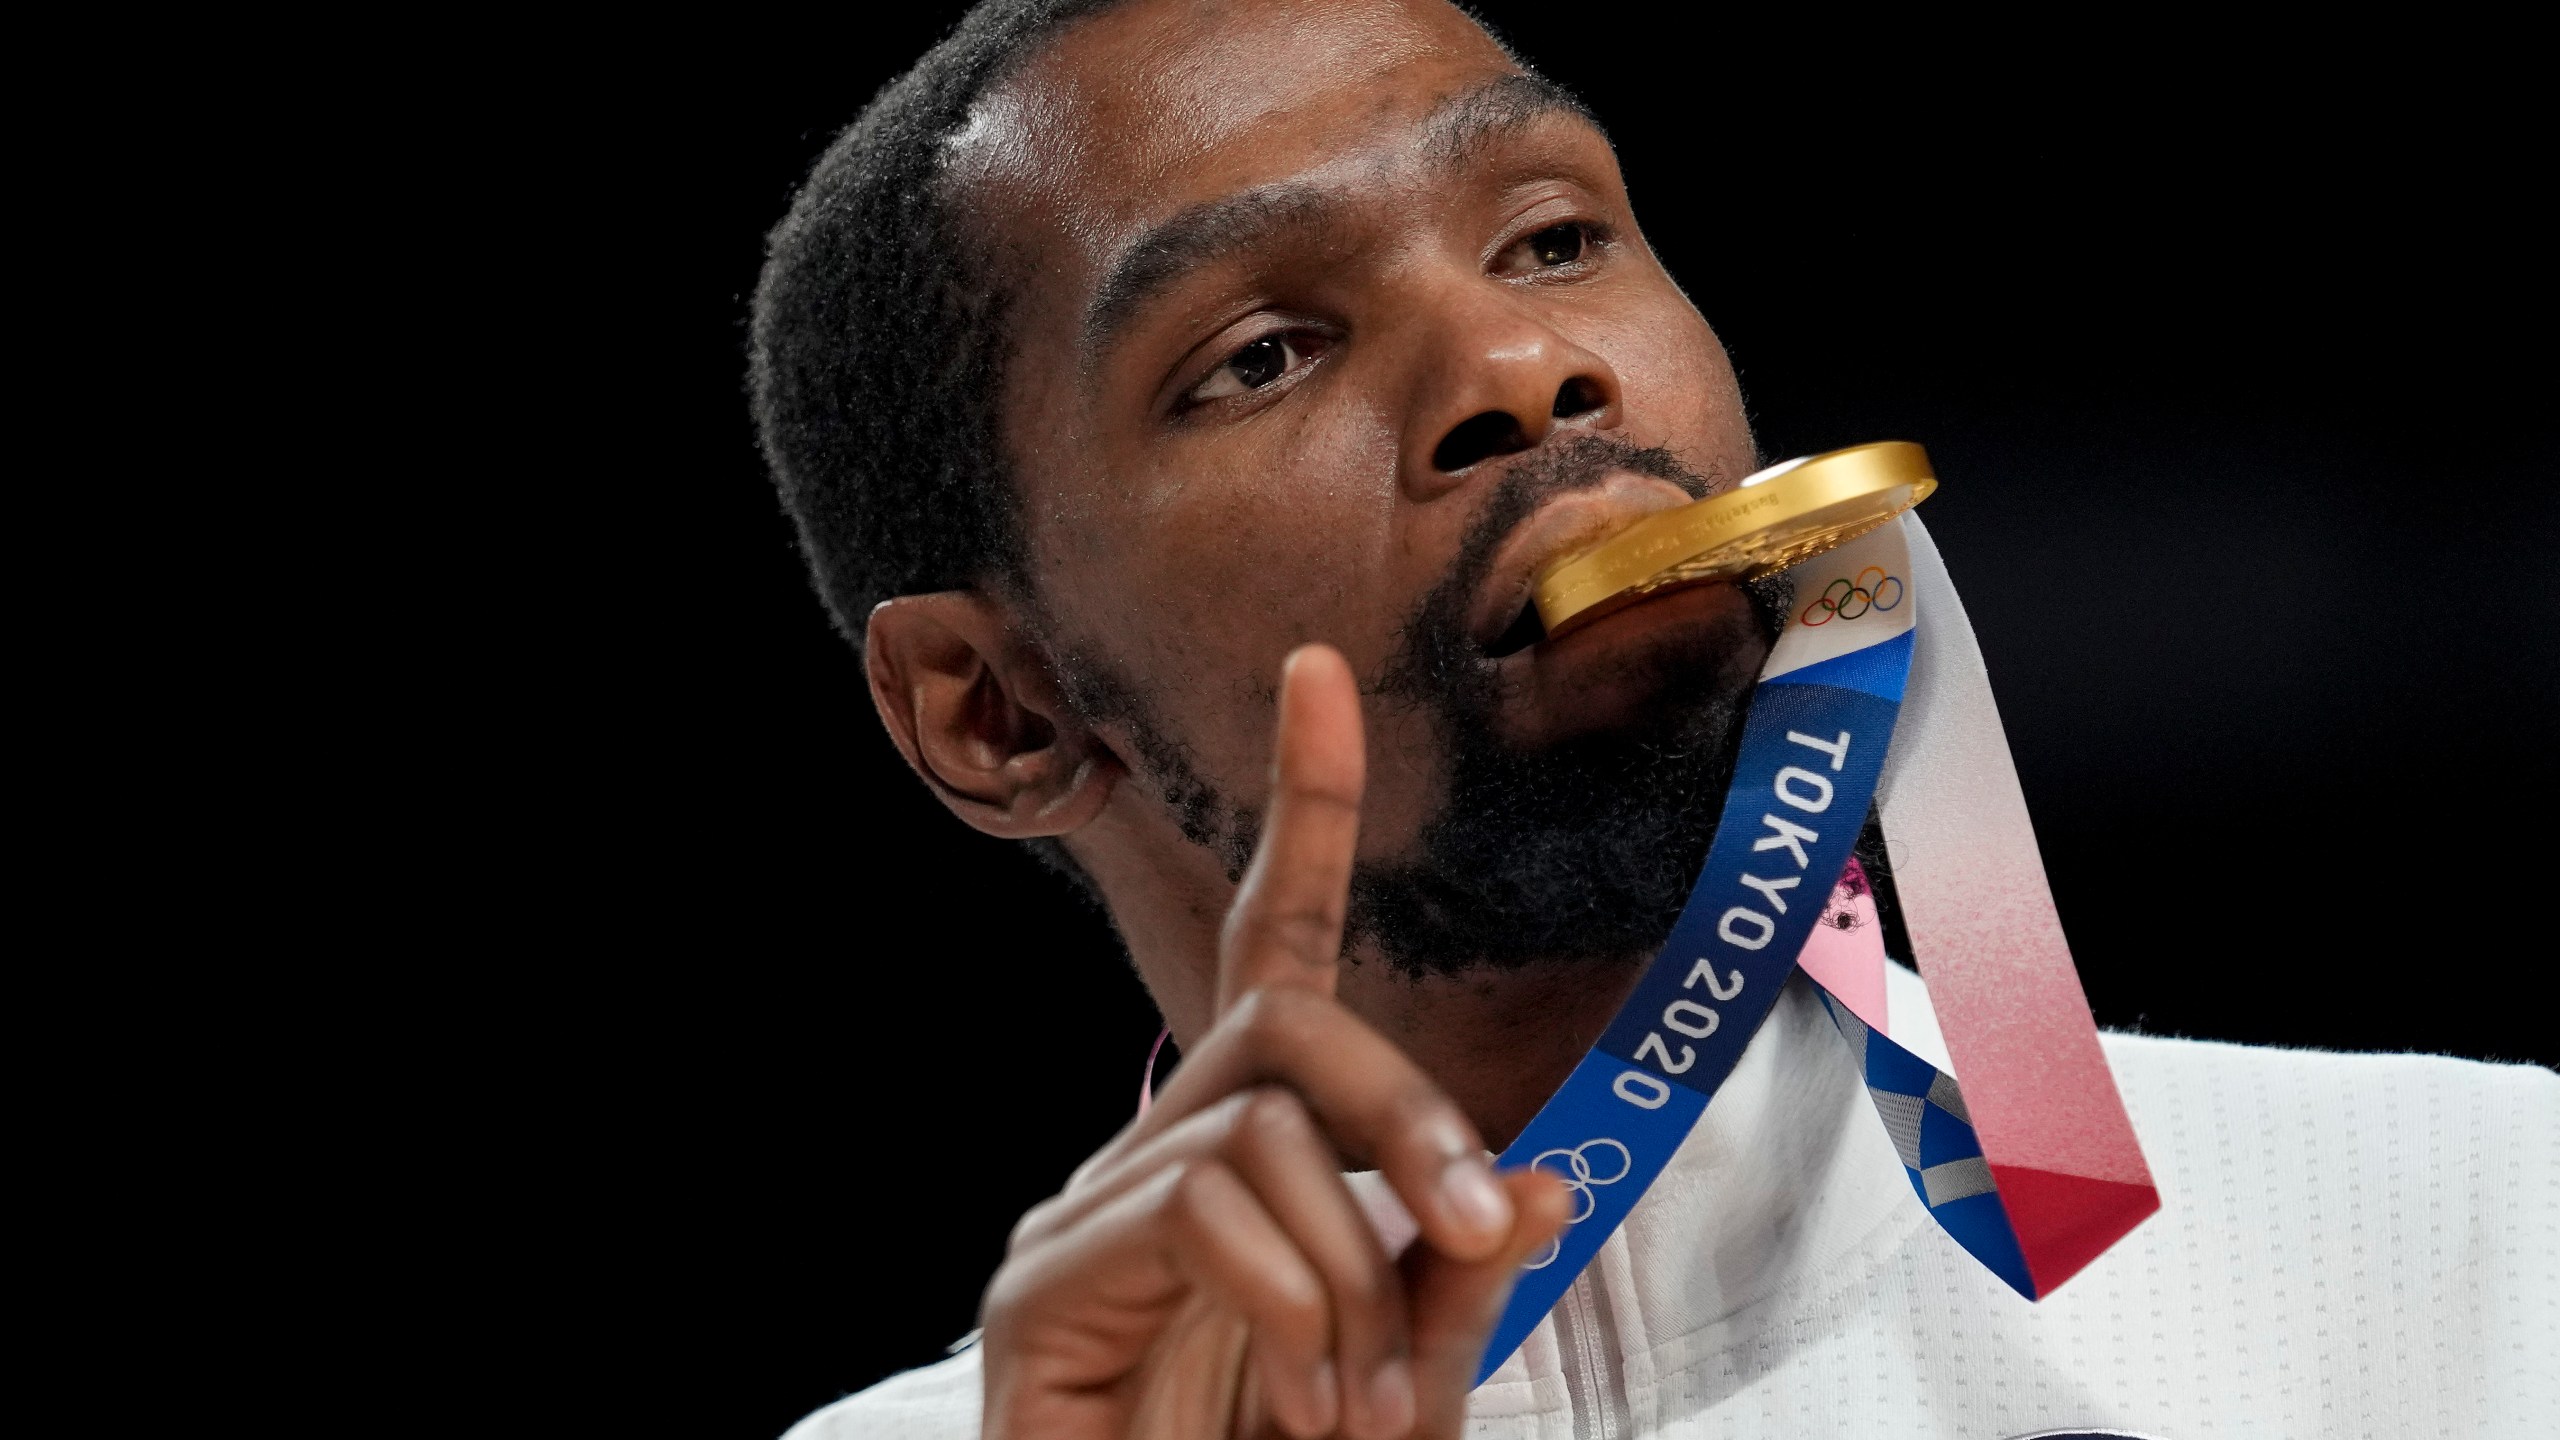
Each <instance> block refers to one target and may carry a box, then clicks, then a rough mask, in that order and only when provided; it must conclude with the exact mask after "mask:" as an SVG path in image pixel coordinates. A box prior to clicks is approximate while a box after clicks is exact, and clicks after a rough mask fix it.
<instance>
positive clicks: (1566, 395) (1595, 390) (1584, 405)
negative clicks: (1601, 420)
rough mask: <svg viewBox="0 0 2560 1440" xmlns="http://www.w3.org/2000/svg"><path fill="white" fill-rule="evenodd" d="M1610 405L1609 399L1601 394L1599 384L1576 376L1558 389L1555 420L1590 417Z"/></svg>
mask: <svg viewBox="0 0 2560 1440" xmlns="http://www.w3.org/2000/svg"><path fill="white" fill-rule="evenodd" d="M1608 403H1609V397H1608V396H1606V395H1603V394H1601V393H1600V386H1599V385H1598V383H1596V382H1594V381H1591V380H1586V379H1584V378H1583V377H1582V376H1579V375H1576V376H1575V377H1573V378H1572V379H1570V380H1567V381H1566V382H1564V383H1563V384H1562V385H1559V386H1557V387H1556V408H1555V418H1557V419H1558V420H1570V419H1572V418H1573V417H1574V416H1576V415H1588V414H1590V413H1591V412H1592V411H1594V410H1597V409H1599V408H1600V407H1601V406H1603V405H1606V404H1608Z"/></svg>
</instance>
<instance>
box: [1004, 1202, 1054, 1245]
mask: <svg viewBox="0 0 2560 1440" xmlns="http://www.w3.org/2000/svg"><path fill="white" fill-rule="evenodd" d="M1061 1208H1062V1204H1061V1200H1060V1197H1057V1196H1051V1197H1050V1198H1049V1199H1046V1200H1043V1201H1041V1202H1040V1203H1039V1204H1037V1205H1034V1206H1032V1207H1031V1208H1030V1209H1028V1210H1025V1211H1023V1212H1022V1218H1021V1219H1019V1220H1016V1221H1014V1222H1013V1231H1012V1233H1011V1234H1009V1235H1007V1236H1006V1237H1005V1243H1004V1248H1005V1253H1006V1254H1008V1255H1019V1254H1021V1253H1022V1252H1023V1251H1025V1250H1028V1249H1030V1248H1031V1247H1032V1246H1034V1245H1037V1244H1039V1243H1040V1242H1041V1241H1042V1240H1045V1239H1047V1238H1048V1237H1049V1235H1050V1234H1051V1233H1052V1232H1054V1231H1055V1230H1056V1229H1057V1228H1058V1215H1059V1211H1060V1210H1061Z"/></svg>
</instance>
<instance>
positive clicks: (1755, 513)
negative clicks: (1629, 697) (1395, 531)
mask: <svg viewBox="0 0 2560 1440" xmlns="http://www.w3.org/2000/svg"><path fill="white" fill-rule="evenodd" d="M1937 485H1938V478H1937V476H1936V475H1935V474H1934V473H1932V472H1931V470H1930V468H1929V456H1928V452H1927V451H1925V450H1923V449H1922V448H1921V447H1920V446H1918V445H1915V444H1913V443H1912V442H1910V441H1908V440H1880V441H1876V442H1874V443H1871V444H1866V445H1852V446H1849V447H1848V448H1846V449H1841V450H1831V451H1826V452H1824V453H1822V454H1819V455H1814V456H1810V457H1808V458H1806V459H1805V460H1803V461H1801V462H1798V463H1796V464H1795V465H1793V466H1792V467H1790V468H1789V469H1787V471H1786V472H1785V473H1784V474H1781V475H1776V476H1772V477H1771V478H1770V479H1768V480H1765V481H1762V482H1761V483H1759V484H1756V485H1754V484H1751V483H1749V482H1747V481H1746V482H1745V483H1744V484H1743V485H1741V486H1738V487H1736V488H1734V489H1732V490H1728V491H1726V492H1725V493H1723V494H1721V495H1711V496H1709V497H1707V498H1706V499H1704V500H1699V501H1694V502H1692V503H1690V504H1687V505H1683V506H1680V507H1679V508H1677V509H1674V510H1666V511H1663V512H1662V513H1660V514H1658V515H1649V516H1647V517H1645V518H1644V519H1642V520H1639V521H1637V522H1636V523H1635V524H1633V525H1630V526H1628V527H1627V528H1626V529H1624V530H1621V531H1619V532H1618V533H1617V534H1615V535H1612V536H1610V537H1609V538H1608V539H1606V540H1603V541H1601V542H1600V543H1599V544H1598V545H1595V546H1593V547H1591V548H1590V549H1587V550H1583V551H1580V552H1578V553H1576V554H1573V555H1570V556H1567V557H1565V558H1564V559H1562V560H1558V561H1556V562H1555V563H1553V564H1551V565H1549V566H1548V567H1547V568H1546V569H1544V570H1543V571H1541V572H1539V575H1538V577H1537V579H1536V580H1535V581H1534V582H1532V584H1531V587H1530V595H1531V598H1532V600H1533V601H1534V603H1535V604H1536V605H1537V607H1538V621H1539V623H1540V624H1542V625H1544V626H1545V627H1546V630H1547V633H1548V634H1549V635H1553V634H1556V633H1557V632H1558V631H1560V630H1562V629H1564V628H1565V627H1566V626H1568V625H1570V624H1572V623H1574V622H1577V621H1588V620H1591V619H1596V618H1597V617H1598V614H1599V613H1605V610H1614V609H1616V608H1618V606H1617V605H1613V604H1610V603H1609V602H1611V601H1621V602H1622V603H1623V602H1627V601H1632V600H1634V599H1636V598H1638V597H1641V596H1644V595H1647V594H1650V593H1651V592H1653V591H1655V590H1658V589H1662V588H1664V587H1665V586H1669V585H1682V584H1693V583H1697V582H1700V581H1705V580H1715V579H1724V578H1731V577H1743V578H1747V577H1749V576H1752V575H1757V574H1765V573H1767V572H1768V571H1771V570H1776V569H1781V568H1784V567H1786V566H1789V565H1796V564H1801V563H1802V562H1804V561H1806V560H1809V559H1811V558H1812V557H1814V556H1816V555H1819V554H1821V553H1822V552H1823V551H1825V550H1829V549H1831V548H1833V547H1834V546H1837V545H1841V544H1844V543H1846V542H1847V541H1850V540H1853V539H1855V538H1857V537H1858V536H1860V535H1864V534H1866V533H1867V532H1869V531H1871V530H1873V529H1875V528H1876V527H1877V526H1879V525H1882V524H1884V523H1885V522H1886V521H1888V520H1891V519H1892V518H1894V517H1895V516H1897V515H1899V514H1901V513H1902V512H1903V511H1905V510H1908V509H1910V508H1911V507H1912V506H1914V505H1917V504H1919V503H1920V502H1921V501H1922V500H1925V499H1927V498H1928V497H1929V492H1930V491H1932V490H1935V489H1936V488H1937ZM1897 492H1900V493H1897Z"/></svg>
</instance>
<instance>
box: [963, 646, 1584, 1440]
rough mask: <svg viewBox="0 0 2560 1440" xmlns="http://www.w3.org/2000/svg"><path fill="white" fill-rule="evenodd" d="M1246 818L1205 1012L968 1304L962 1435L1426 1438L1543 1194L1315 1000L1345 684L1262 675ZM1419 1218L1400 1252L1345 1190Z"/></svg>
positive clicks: (1329, 894)
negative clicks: (1367, 1176) (971, 1397)
mask: <svg viewBox="0 0 2560 1440" xmlns="http://www.w3.org/2000/svg"><path fill="white" fill-rule="evenodd" d="M1273 750H1274V755H1273V760H1272V771H1273V784H1272V795H1271V805H1270V810H1269V814H1268V817H1267V819H1266V820H1265V821H1264V824H1263V831H1262V840H1261V845H1260V848H1259V849H1258V850H1257V851H1256V853H1255V855H1254V860H1253V865H1252V868H1251V869H1249V870H1248V871H1247V872H1246V873H1245V878H1244V883H1243V885H1242V887H1241V888H1239V889H1238V891H1237V892H1236V899H1235V904H1234V907H1233V908H1232V909H1231V910H1230V911H1229V912H1228V914H1227V920H1226V925H1225V928H1224V931H1223V933H1222V934H1221V936H1220V942H1219V955H1218V999H1217V1007H1218V1009H1217V1017H1218V1018H1217V1021H1216V1023H1215V1024H1214V1025H1213V1026H1212V1027H1211V1029H1210V1030H1209V1033H1208V1034H1207V1035H1205V1036H1203V1037H1202V1038H1201V1039H1200V1041H1199V1042H1198V1043H1197V1044H1195V1045H1193V1046H1192V1047H1191V1048H1190V1051H1189V1053H1188V1054H1186V1055H1185V1056H1184V1057H1183V1063H1182V1066H1181V1068H1180V1069H1179V1070H1177V1071H1176V1072H1175V1073H1174V1077H1173V1079H1172V1081H1171V1083H1169V1084H1168V1085H1167V1086H1166V1087H1165V1090H1164V1093H1163V1094H1162V1095H1161V1096H1159V1097H1157V1099H1156V1102H1155V1105H1154V1107H1153V1108H1152V1109H1150V1110H1149V1111H1148V1112H1147V1114H1146V1116H1145V1117H1144V1118H1142V1119H1139V1120H1137V1121H1134V1122H1132V1123H1131V1124H1130V1126H1129V1127H1128V1128H1127V1129H1125V1130H1123V1131H1122V1132H1121V1133H1120V1134H1119V1135H1118V1136H1117V1137H1116V1138H1115V1139H1113V1140H1112V1141H1111V1143H1110V1144H1108V1145H1106V1146H1104V1147H1103V1148H1102V1150H1101V1151H1100V1152H1099V1153H1097V1154H1096V1155H1094V1157H1093V1158H1092V1159H1090V1160H1088V1161H1086V1162H1085V1163H1084V1165H1083V1166H1082V1167H1080V1168H1079V1169H1078V1170H1077V1171H1076V1173H1075V1175H1074V1176H1073V1177H1072V1178H1071V1179H1070V1180H1069V1181H1068V1182H1067V1187H1066V1190H1065V1191H1064V1192H1063V1193H1061V1194H1060V1195H1059V1196H1058V1197H1057V1198H1055V1199H1053V1200H1050V1201H1047V1202H1046V1203H1044V1204H1042V1205H1040V1206H1039V1207H1038V1208H1036V1209H1034V1210H1033V1211H1032V1212H1031V1213H1030V1214H1029V1215H1026V1216H1024V1217H1023V1220H1022V1223H1021V1224H1020V1225H1018V1226H1016V1227H1015V1229H1014V1233H1013V1241H1012V1245H1011V1247H1010V1249H1009V1251H1008V1253H1007V1255H1006V1258H1005V1263H1004V1265H1003V1266H1002V1268H1000V1269H998V1270H997V1272H996V1276H995V1279H994V1280H993V1281H992V1282H991V1283H990V1284H989V1286H988V1288H987V1298H986V1307H985V1336H984V1338H983V1340H982V1341H981V1342H980V1343H981V1348H982V1350H983V1352H984V1355H985V1363H986V1412H985V1417H984V1428H983V1431H982V1433H983V1434H985V1435H987V1436H990V1437H997V1436H1002V1437H1008V1440H1013V1437H1018V1440H1121V1437H1126V1436H1149V1437H1157V1436H1161V1437H1166V1440H1200V1437H1204V1436H1253V1435H1263V1434H1269V1433H1272V1432H1275V1431H1276V1432H1278V1433H1282V1434H1286V1435H1291V1436H1297V1437H1316V1436H1326V1435H1337V1434H1338V1435H1343V1436H1349V1437H1353V1440H1391V1437H1402V1436H1407V1435H1415V1436H1430V1437H1450V1440H1454V1437H1455V1436H1457V1434H1458V1432H1459V1429H1460V1427H1461V1426H1462V1425H1463V1424H1464V1423H1465V1419H1466V1396H1467V1391H1468V1389H1469V1388H1470V1387H1471V1386H1472V1384H1473V1382H1474V1380H1475V1368H1476V1364H1477V1362H1478V1360H1479V1359H1480V1358H1481V1357H1482V1354H1483V1350H1484V1344H1485V1339H1486V1337H1487V1335H1488V1334H1490V1332H1491V1331H1492V1328H1493V1323H1494V1321H1495V1319H1496V1318H1497V1317H1498V1316H1499V1314H1500V1313H1501V1308H1502V1302H1503V1300H1504V1298H1505V1297H1506V1296H1507V1295H1508V1294H1509V1293H1510V1289H1511V1282H1512V1280H1513V1278H1514V1277H1515V1276H1516V1275H1517V1273H1518V1271H1519V1267H1520V1264H1521V1262H1522V1261H1524V1260H1526V1259H1527V1258H1528V1257H1529V1256H1530V1254H1532V1253H1533V1252H1535V1251H1536V1250H1537V1249H1539V1248H1540V1247H1541V1246H1543V1245H1545V1244H1546V1242H1547V1241H1548V1239H1550V1238H1551V1237H1552V1236H1554V1235H1555V1234H1556V1233H1557V1232H1558V1231H1560V1230H1562V1229H1563V1228H1564V1217H1565V1210H1566V1204H1565V1194H1564V1190H1563V1187H1562V1186H1561V1185H1559V1184H1558V1183H1557V1182H1556V1180H1555V1178H1554V1177H1553V1176H1549V1175H1545V1174H1543V1173H1540V1172H1538V1171H1535V1170H1525V1171H1515V1172H1512V1173H1510V1174H1502V1175H1498V1174H1496V1173H1495V1172H1494V1170H1493V1169H1492V1167H1491V1165H1490V1164H1489V1163H1488V1162H1487V1161H1486V1160H1485V1158H1484V1154H1483V1142H1482V1140H1481V1138H1480V1137H1479V1136H1478V1135H1477V1134H1476V1131H1475V1127H1474V1126H1472V1125H1471V1124H1469V1123H1468V1121H1467V1118H1466V1116H1465V1115H1464V1114H1463V1113H1462V1112H1461V1111H1460V1110H1459V1109H1458V1107H1457V1106H1456V1105H1455V1104H1453V1103H1451V1101H1450V1100H1449V1097H1448V1096H1446V1095H1444V1094H1442V1093H1441V1092H1440V1088H1439V1087H1438V1086H1437V1085H1434V1084H1433V1083H1432V1082H1431V1079H1430V1077H1428V1076H1426V1075H1424V1074H1423V1073H1422V1072H1421V1070H1419V1069H1417V1068H1416V1067H1415V1066H1414V1064H1413V1062H1412V1061H1411V1060H1409V1059H1407V1058H1406V1057H1405V1055H1404V1053H1403V1052H1402V1051H1400V1050H1398V1049H1397V1048H1396V1047H1395V1046H1394V1045H1393V1044H1392V1043H1390V1042H1389V1041H1388V1040H1387V1039H1386V1038H1385V1037H1384V1036H1381V1035H1380V1034H1378V1033H1377V1032H1376V1031H1375V1030H1372V1029H1370V1028H1369V1026H1368V1025H1366V1024H1365V1023H1363V1022H1362V1021H1361V1020H1360V1019H1359V1018H1358V1017H1356V1016H1354V1015H1353V1014H1352V1013H1351V1012H1350V1011H1349V1010H1347V1009H1344V1008H1343V1006H1342V1005H1341V1004H1340V1003H1339V1002H1338V1001H1337V1000H1336V999H1335V998H1334V982H1335V977H1336V973H1337V967H1338V963H1339V958H1340V951H1341V944H1342V918H1343V910H1344V906H1345V903H1346V897H1347V894H1348V890H1349V885H1350V878H1351V864H1352V850H1353V846H1354V843H1355V841H1356V840H1357V838H1358V835H1359V824H1360V792H1361V786H1362V784H1363V780H1364V774H1365V759H1364V752H1363V748H1362V740H1361V730H1360V698H1359V690H1358V688H1357V686H1356V685H1355V684H1354V682H1353V680H1352V677H1351V670H1350V667H1349V666H1348V665H1347V664H1345V663H1344V661H1343V659H1342V657H1341V656H1340V655H1339V654H1337V653H1335V652H1334V651H1333V650H1331V649H1329V648H1326V647H1323V646H1309V647H1306V648H1303V649H1301V650H1299V651H1297V652H1296V653H1294V654H1292V655H1291V656H1290V657H1289V660H1288V663H1287V665H1286V666H1285V667H1284V669H1283V671H1282V676H1281V687H1280V726H1279V735H1278V738H1277V739H1276V741H1275V742H1274V745H1273ZM1346 1161H1347V1162H1349V1163H1351V1164H1353V1165H1356V1166H1374V1167H1375V1168H1377V1169H1378V1170H1380V1171H1381V1172H1383V1174H1384V1176H1385V1179H1386V1181H1387V1183H1388V1184H1389V1185H1390V1186H1391V1187H1393V1189H1394V1190H1395V1193H1396V1195H1397V1196H1398V1198H1400V1199H1401V1200H1402V1201H1403V1202H1404V1205H1405V1208H1406V1209H1408V1210H1410V1211H1411V1212H1412V1213H1413V1216H1414V1218H1415V1220H1416V1221H1417V1222H1418V1224H1419V1225H1420V1228H1421V1238H1420V1239H1419V1240H1418V1241H1416V1242H1415V1243H1414V1244H1413V1245H1412V1246H1411V1247H1410V1248H1409V1249H1408V1250H1407V1251H1406V1252H1405V1255H1404V1256H1403V1258H1402V1260H1401V1261H1400V1262H1399V1261H1397V1260H1395V1259H1391V1258H1390V1257H1389V1256H1388V1255H1387V1254H1386V1252H1385V1251H1384V1249H1382V1248H1381V1246H1380V1244H1379V1242H1378V1238H1377V1235H1376V1233H1375V1231H1374V1230H1373V1229H1372V1228H1371V1227H1370V1224H1369V1222H1368V1220H1367V1218H1366V1217H1365V1216H1364V1215H1363V1213H1362V1211H1361V1208H1360V1205H1359V1203H1358V1201H1356V1200H1355V1199H1354V1198H1353V1196H1352V1193H1351V1190H1350V1187H1349V1186H1348V1185H1346V1184H1345V1183H1344V1180H1343V1174H1342V1171H1343V1168H1344V1164H1345V1162H1346Z"/></svg>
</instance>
